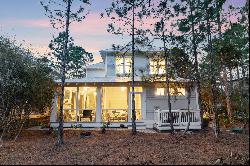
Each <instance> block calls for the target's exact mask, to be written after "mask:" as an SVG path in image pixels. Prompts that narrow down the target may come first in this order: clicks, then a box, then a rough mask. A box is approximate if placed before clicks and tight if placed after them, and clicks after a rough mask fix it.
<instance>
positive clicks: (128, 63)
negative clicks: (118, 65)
mask: <svg viewBox="0 0 250 166" xmlns="http://www.w3.org/2000/svg"><path fill="white" fill-rule="evenodd" d="M131 66H132V60H131V58H129V57H126V58H125V73H126V74H129V73H131Z"/></svg>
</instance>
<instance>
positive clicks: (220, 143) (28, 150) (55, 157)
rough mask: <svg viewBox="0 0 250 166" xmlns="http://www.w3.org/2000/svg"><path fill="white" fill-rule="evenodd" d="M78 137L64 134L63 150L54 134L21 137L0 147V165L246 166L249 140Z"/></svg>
mask: <svg viewBox="0 0 250 166" xmlns="http://www.w3.org/2000/svg"><path fill="white" fill-rule="evenodd" d="M81 132H83V131H79V130H66V131H65V132H64V140H65V144H64V145H63V146H62V147H60V148H58V147H55V141H56V137H55V134H54V133H49V132H48V131H24V132H23V133H22V134H21V137H20V138H19V140H18V141H16V142H13V141H5V142H3V143H1V144H0V164H28V165H29V164H65V165H66V164H67V165H68V164H70V165H76V164H78V165H80V164H81V165H92V164H93V165H100V164H102V165H103V164H105V165H114V164H115V165H117V164H119V165H131V164H141V165H152V164H157V165H159V164H160V165H173V164H182V165H183V164H185V165H186V164H195V165H200V164H230V163H231V164H249V135H248V134H230V132H227V131H223V132H222V134H221V137H220V138H219V139H216V138H215V137H214V135H213V133H212V131H210V130H207V131H200V132H193V133H189V134H186V135H183V134H182V133H181V132H179V133H176V134H175V135H171V134H170V133H154V132H152V133H151V132H149V133H147V132H146V133H145V132H138V134H137V135H136V136H132V135H131V132H130V131H129V130H108V131H107V132H106V133H105V134H101V133H100V132H99V131H90V132H91V133H92V136H91V137H90V138H80V133H81Z"/></svg>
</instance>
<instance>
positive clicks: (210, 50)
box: [206, 2, 220, 137]
mask: <svg viewBox="0 0 250 166" xmlns="http://www.w3.org/2000/svg"><path fill="white" fill-rule="evenodd" d="M208 5H209V3H208V2H207V7H206V23H207V40H208V55H209V59H210V69H211V72H210V73H211V79H210V82H211V94H212V112H213V116H214V118H213V124H214V125H213V126H214V128H213V129H214V134H215V137H218V136H219V133H220V127H219V118H218V108H217V92H216V89H217V88H216V71H215V69H214V67H215V61H214V57H213V53H214V52H213V44H212V34H211V24H210V19H209V13H208Z"/></svg>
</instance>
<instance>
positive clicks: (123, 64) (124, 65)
mask: <svg viewBox="0 0 250 166" xmlns="http://www.w3.org/2000/svg"><path fill="white" fill-rule="evenodd" d="M115 62H116V74H119V75H124V74H130V73H131V64H132V61H131V57H116V60H115Z"/></svg>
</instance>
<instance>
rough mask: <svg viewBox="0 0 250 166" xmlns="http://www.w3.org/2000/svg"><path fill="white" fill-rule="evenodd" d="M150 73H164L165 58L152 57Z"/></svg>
mask: <svg viewBox="0 0 250 166" xmlns="http://www.w3.org/2000/svg"><path fill="white" fill-rule="evenodd" d="M149 68H150V74H164V73H166V72H165V71H166V70H165V60H164V59H159V58H157V59H156V58H155V59H153V58H151V59H150V60H149Z"/></svg>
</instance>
